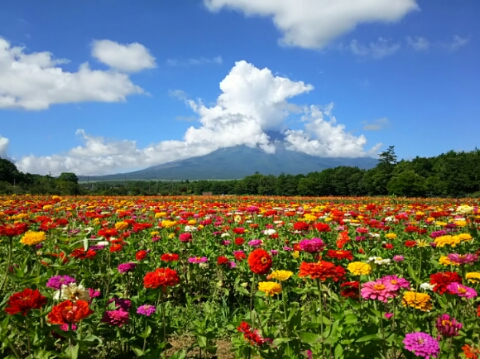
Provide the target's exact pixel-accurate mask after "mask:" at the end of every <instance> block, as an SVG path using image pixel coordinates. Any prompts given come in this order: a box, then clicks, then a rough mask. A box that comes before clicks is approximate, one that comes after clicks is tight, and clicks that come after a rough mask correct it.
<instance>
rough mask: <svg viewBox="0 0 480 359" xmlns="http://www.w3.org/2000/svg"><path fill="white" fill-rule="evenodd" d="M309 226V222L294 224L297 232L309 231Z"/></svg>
mask: <svg viewBox="0 0 480 359" xmlns="http://www.w3.org/2000/svg"><path fill="white" fill-rule="evenodd" d="M309 227H310V226H309V225H308V223H307V222H295V223H294V224H293V229H294V230H296V231H302V232H303V231H308V229H309Z"/></svg>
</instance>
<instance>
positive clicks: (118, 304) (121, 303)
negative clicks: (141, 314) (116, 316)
mask: <svg viewBox="0 0 480 359" xmlns="http://www.w3.org/2000/svg"><path fill="white" fill-rule="evenodd" d="M113 302H114V303H115V308H120V309H121V310H123V311H125V312H128V310H129V309H130V307H131V306H132V302H131V301H130V299H123V298H112V299H110V300H109V301H108V302H107V304H110V303H113Z"/></svg>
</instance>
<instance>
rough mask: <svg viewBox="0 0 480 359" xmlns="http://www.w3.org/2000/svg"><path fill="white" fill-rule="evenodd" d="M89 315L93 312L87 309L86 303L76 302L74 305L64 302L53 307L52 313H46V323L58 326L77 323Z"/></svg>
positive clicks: (68, 301) (82, 301) (67, 301)
mask: <svg viewBox="0 0 480 359" xmlns="http://www.w3.org/2000/svg"><path fill="white" fill-rule="evenodd" d="M91 314H93V310H91V309H90V308H89V307H88V302H86V301H84V300H77V301H76V302H75V303H74V302H72V301H71V300H66V301H64V302H61V303H60V304H57V305H55V306H53V308H52V311H51V312H50V313H48V322H49V323H50V324H58V325H62V324H68V323H78V322H79V321H81V320H82V319H84V318H86V317H88V316H89V315H91Z"/></svg>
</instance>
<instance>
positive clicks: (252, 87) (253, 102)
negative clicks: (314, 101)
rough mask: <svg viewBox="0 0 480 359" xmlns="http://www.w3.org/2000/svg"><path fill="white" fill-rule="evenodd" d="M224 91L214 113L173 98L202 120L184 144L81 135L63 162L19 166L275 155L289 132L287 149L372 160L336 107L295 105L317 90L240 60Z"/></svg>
mask: <svg viewBox="0 0 480 359" xmlns="http://www.w3.org/2000/svg"><path fill="white" fill-rule="evenodd" d="M220 90H221V94H220V95H219V96H218V98H217V99H216V102H215V103H214V104H213V105H212V106H207V105H205V104H204V103H203V102H202V101H201V100H197V101H193V100H189V99H188V98H187V97H186V95H185V94H184V93H183V92H179V91H172V95H174V96H177V97H179V98H180V99H181V100H182V101H184V102H185V103H186V104H187V106H188V107H189V108H190V109H191V110H192V111H193V112H194V113H195V114H196V116H197V117H198V121H199V122H198V125H197V126H190V127H189V128H188V129H187V130H186V132H185V135H184V137H183V139H182V140H181V141H180V140H179V141H177V140H173V141H162V142H159V143H156V144H152V145H150V146H147V147H145V148H138V146H137V144H136V142H135V141H129V140H121V141H109V140H106V139H105V138H103V137H100V136H92V135H90V134H87V133H86V132H85V131H83V130H78V131H77V135H78V136H80V138H81V140H82V141H83V144H82V145H81V146H77V147H75V148H73V149H71V150H70V151H68V152H67V153H65V154H61V155H53V156H46V157H36V156H33V155H32V156H26V157H24V158H21V159H20V160H18V161H17V166H18V167H19V168H20V169H21V170H22V171H28V172H33V173H48V172H51V173H52V174H59V173H61V172H67V171H68V172H75V173H77V174H109V173H114V172H119V171H121V170H133V169H139V168H145V167H148V166H153V165H158V164H162V163H166V162H171V161H174V160H181V159H186V158H190V157H194V156H201V155H206V154H208V153H210V152H213V151H215V150H217V149H219V148H225V147H231V146H237V145H246V146H250V147H259V148H261V149H263V150H264V151H266V152H268V153H273V152H275V149H276V146H277V145H280V143H279V142H277V141H278V140H275V139H272V138H270V135H269V134H271V133H272V131H273V132H275V133H282V136H279V137H280V138H281V137H284V142H283V145H284V146H286V147H287V149H289V150H292V151H300V152H305V153H308V154H310V155H314V156H320V157H325V156H331V157H360V156H366V155H368V154H370V153H371V152H370V151H365V150H364V146H365V145H366V139H365V137H364V136H363V135H361V136H358V137H356V136H354V135H352V134H350V133H348V132H346V130H345V126H344V125H342V124H337V123H336V119H335V117H333V115H332V108H333V105H330V106H327V107H325V108H320V107H318V106H300V105H297V104H294V103H291V102H290V101H289V100H290V99H291V98H293V97H295V96H299V95H301V94H304V93H307V92H310V91H312V90H313V86H312V85H309V84H306V83H304V82H302V81H293V80H290V79H288V78H286V77H281V76H275V75H273V74H272V72H271V71H270V70H269V69H268V68H264V69H259V68H256V67H255V66H253V65H252V64H250V63H248V62H246V61H239V62H237V63H235V66H233V68H232V69H231V70H230V73H229V74H228V75H227V76H226V77H225V78H224V79H223V80H222V81H221V82H220ZM179 94H180V95H181V96H178V95H179ZM292 113H294V114H298V113H300V114H301V115H302V118H301V122H300V125H302V124H303V129H301V130H288V129H287V128H286V123H287V120H288V121H289V120H291V118H289V115H290V114H292ZM376 149H377V147H375V149H374V150H373V152H376ZM373 152H372V153H373Z"/></svg>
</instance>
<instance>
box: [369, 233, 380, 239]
mask: <svg viewBox="0 0 480 359" xmlns="http://www.w3.org/2000/svg"><path fill="white" fill-rule="evenodd" d="M368 235H369V236H370V237H372V238H380V233H368Z"/></svg>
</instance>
